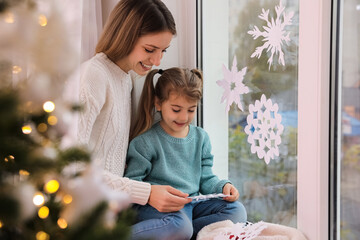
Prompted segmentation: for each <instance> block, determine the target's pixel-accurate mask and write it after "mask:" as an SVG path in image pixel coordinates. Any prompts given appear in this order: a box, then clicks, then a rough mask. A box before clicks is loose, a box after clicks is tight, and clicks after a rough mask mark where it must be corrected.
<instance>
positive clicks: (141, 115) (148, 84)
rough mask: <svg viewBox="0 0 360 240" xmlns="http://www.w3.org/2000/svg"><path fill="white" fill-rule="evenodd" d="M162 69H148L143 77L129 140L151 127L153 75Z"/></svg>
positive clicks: (153, 93)
mask: <svg viewBox="0 0 360 240" xmlns="http://www.w3.org/2000/svg"><path fill="white" fill-rule="evenodd" d="M159 71H162V70H161V69H160V70H158V69H154V70H152V71H150V72H149V73H148V74H147V75H146V78H145V83H144V87H143V90H142V93H141V97H140V101H139V105H138V111H137V114H136V119H135V123H134V124H133V125H132V128H131V131H130V138H129V139H130V141H131V140H132V139H134V138H135V137H136V136H138V135H140V134H141V133H143V132H145V131H146V130H148V129H149V128H151V126H152V124H153V119H154V113H155V112H154V101H155V89H154V81H153V79H154V75H155V74H156V73H159Z"/></svg>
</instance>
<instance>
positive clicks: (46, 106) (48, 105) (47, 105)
mask: <svg viewBox="0 0 360 240" xmlns="http://www.w3.org/2000/svg"><path fill="white" fill-rule="evenodd" d="M43 109H44V111H45V112H52V111H54V109H55V103H53V102H52V101H47V102H45V103H44V105H43Z"/></svg>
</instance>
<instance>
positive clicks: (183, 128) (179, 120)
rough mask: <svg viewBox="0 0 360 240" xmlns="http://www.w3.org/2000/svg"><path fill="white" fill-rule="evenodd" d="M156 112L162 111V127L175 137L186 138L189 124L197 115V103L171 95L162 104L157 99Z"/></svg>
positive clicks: (175, 94) (174, 94)
mask: <svg viewBox="0 0 360 240" xmlns="http://www.w3.org/2000/svg"><path fill="white" fill-rule="evenodd" d="M155 107H156V110H158V111H161V118H162V119H161V121H160V125H161V127H162V128H163V129H164V130H165V132H166V133H168V134H169V135H171V136H173V137H177V138H184V137H186V136H187V134H188V132H189V124H190V123H191V121H192V120H193V119H194V117H195V114H196V107H197V101H196V100H190V99H188V98H186V97H184V96H181V95H178V94H177V93H170V96H169V99H168V100H166V101H164V102H162V103H160V101H159V99H158V98H157V97H155Z"/></svg>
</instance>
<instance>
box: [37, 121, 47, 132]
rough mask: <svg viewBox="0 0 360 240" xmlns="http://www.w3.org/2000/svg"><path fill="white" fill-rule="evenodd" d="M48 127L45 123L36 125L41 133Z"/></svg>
mask: <svg viewBox="0 0 360 240" xmlns="http://www.w3.org/2000/svg"><path fill="white" fill-rule="evenodd" d="M47 129H48V126H47V124H46V123H40V124H39V125H38V126H37V130H38V131H39V132H41V133H43V132H46V130H47Z"/></svg>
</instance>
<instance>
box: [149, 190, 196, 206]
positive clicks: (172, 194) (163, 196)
mask: <svg viewBox="0 0 360 240" xmlns="http://www.w3.org/2000/svg"><path fill="white" fill-rule="evenodd" d="M188 196H189V194H187V193H183V192H182V191H180V190H177V189H175V188H173V187H171V186H163V185H151V192H150V197H149V201H148V204H149V205H150V206H152V207H153V208H155V209H156V210H158V211H159V212H176V211H179V210H180V209H182V208H183V207H184V205H185V204H187V203H189V202H191V199H190V198H187V197H188Z"/></svg>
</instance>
